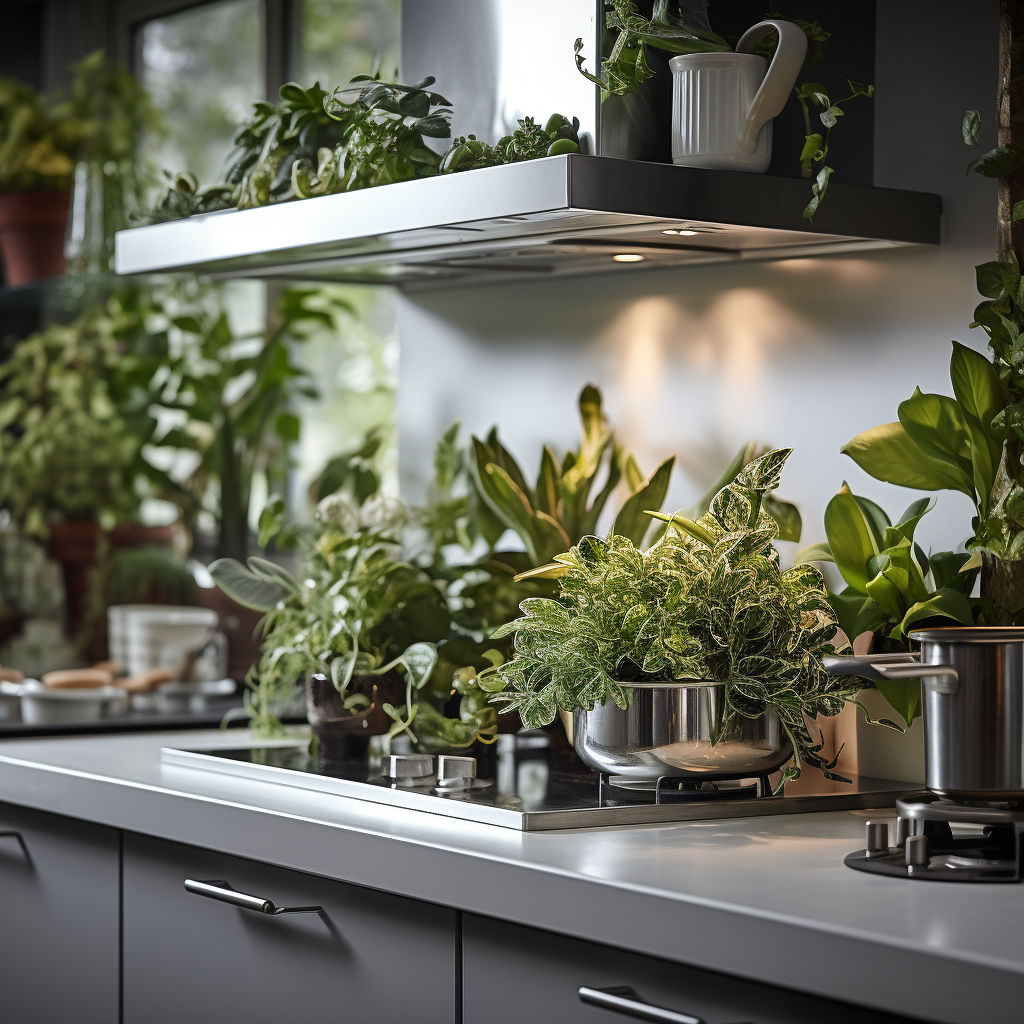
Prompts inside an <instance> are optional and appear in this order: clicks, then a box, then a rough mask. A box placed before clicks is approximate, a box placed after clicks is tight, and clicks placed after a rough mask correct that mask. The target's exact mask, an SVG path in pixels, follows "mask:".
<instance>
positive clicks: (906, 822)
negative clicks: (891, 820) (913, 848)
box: [895, 817, 914, 846]
mask: <svg viewBox="0 0 1024 1024" xmlns="http://www.w3.org/2000/svg"><path fill="white" fill-rule="evenodd" d="M912 826H913V819H911V818H903V817H899V818H897V819H896V843H895V845H896V846H903V844H904V843H906V841H907V839H909V838H910V836H912V835H913V834H914V831H913V827H912Z"/></svg>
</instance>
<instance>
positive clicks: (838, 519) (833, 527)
mask: <svg viewBox="0 0 1024 1024" xmlns="http://www.w3.org/2000/svg"><path fill="white" fill-rule="evenodd" d="M825 535H826V536H827V537H828V543H829V548H830V549H831V551H832V559H833V561H834V562H835V563H836V565H837V566H838V568H839V571H840V573H842V576H843V579H844V580H846V582H847V583H848V584H849V585H850V586H851V587H853V588H854V589H855V590H857V591H858V592H859V593H861V594H866V593H867V584H868V581H869V580H870V579H871V578H872V577H873V576H874V575H875V574H874V573H873V572H871V571H870V569H869V568H868V562H869V560H870V559H871V558H872V557H873V556H874V555H877V554H878V548H877V545H876V541H875V538H874V537H873V535H872V533H871V531H870V530H869V529H868V524H867V522H866V521H865V518H864V513H863V512H862V511H861V508H860V505H859V504H858V503H857V499H856V497H855V496H854V494H853V493H852V492H851V491H850V488H849V487H848V486H847V485H846V484H843V488H842V490H841V491H840V492H839V493H838V494H836V495H835V496H834V497H833V498H832V500H831V501H830V502H829V503H828V505H827V506H826V507H825Z"/></svg>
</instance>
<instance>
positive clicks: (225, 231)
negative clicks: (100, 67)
mask: <svg viewBox="0 0 1024 1024" xmlns="http://www.w3.org/2000/svg"><path fill="white" fill-rule="evenodd" d="M807 188H808V186H807V183H806V182H804V181H800V180H797V179H784V178H768V177H766V176H764V175H753V174H743V173H740V172H723V171H700V170H693V169H690V168H682V167H673V166H671V165H664V164H644V163H638V162H634V161H621V160H609V159H604V158H596V157H581V156H572V157H551V158H547V159H544V160H538V161H532V162H530V163H528V164H515V165H511V166H505V167H493V168H486V169H484V170H481V171H469V172H465V173H462V174H457V175H445V176H442V177H437V178H428V179H423V180H420V181H413V182H405V183H401V184H398V185H387V186H382V187H380V188H375V189H367V190H365V191H362V192H354V193H344V194H340V195H334V196H325V197H322V198H319V199H307V200H302V201H300V202H293V203H286V204H280V205H277V206H272V207H264V208H261V209H258V210H243V211H227V212H224V213H215V214H207V215H204V216H200V217H192V218H189V219H188V220H185V221H177V222H173V223H169V224H159V225H153V226H150V227H145V228H136V229H132V230H130V231H126V232H121V233H119V235H118V239H117V269H118V271H119V273H123V274H124V273H161V272H170V271H175V270H187V271H192V272H198V273H204V274H210V275H212V276H216V277H260V278H293V279H301V280H307V281H308V280H319V281H339V282H340V281H344V282H359V283H373V284H395V285H402V286H405V287H409V288H432V287H446V286H451V285H453V284H479V283H488V282H496V281H508V280H523V279H528V278H538V277H540V278H544V277H551V276H556V275H580V274H595V273H603V272H609V271H616V272H622V271H624V270H636V269H644V268H654V267H679V266H694V265H699V264H707V263H721V262H729V261H748V260H765V259H780V258H789V257H800V256H811V255H818V254H822V253H835V252H851V251H862V250H865V249H878V248H888V247H890V246H893V245H903V244H915V243H918V244H919V243H929V242H937V241H938V229H939V206H938V197H936V196H931V195H927V194H924V193H913V192H896V191H894V190H889V189H872V188H864V187H860V186H846V187H845V188H844V187H843V186H842V185H839V184H837V185H833V186H831V188H830V190H829V194H828V196H827V197H826V200H825V203H824V204H823V206H822V209H821V211H820V212H819V214H818V216H817V217H816V218H815V220H816V223H815V224H814V225H813V226H812V225H810V224H808V222H807V221H805V220H803V219H802V218H801V217H800V210H801V209H802V202H803V201H806V192H807ZM829 204H831V206H829ZM837 229H838V230H837ZM679 232H685V234H680V233H679ZM616 256H620V257H621V256H626V257H630V256H633V257H636V256H639V257H642V259H639V260H632V261H617V260H616V259H615V257H616Z"/></svg>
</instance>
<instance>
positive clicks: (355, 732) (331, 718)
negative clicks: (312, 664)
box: [306, 672, 405, 761]
mask: <svg viewBox="0 0 1024 1024" xmlns="http://www.w3.org/2000/svg"><path fill="white" fill-rule="evenodd" d="M354 694H362V695H363V696H364V697H366V699H367V700H368V701H369V705H368V706H365V705H364V706H362V707H361V708H359V709H357V710H356V712H355V713H353V712H352V711H351V710H349V709H348V708H346V707H345V700H346V699H347V698H350V697H352V696H353V695H354ZM404 703H405V679H404V678H403V677H402V676H401V675H399V674H398V673H397V672H386V673H385V674H384V675H381V676H356V677H355V678H353V679H352V681H351V682H350V683H349V685H348V687H347V688H346V690H345V694H344V696H342V694H340V693H338V691H337V689H336V688H335V686H334V683H333V682H331V679H330V677H329V676H325V675H321V674H319V673H316V674H314V675H310V676H308V677H307V679H306V714H307V717H308V718H309V724H310V725H311V726H312V727H313V732H314V733H315V734H316V737H317V740H318V741H319V752H320V758H321V759H322V760H326V761H349V760H354V759H361V758H364V757H365V756H366V752H367V749H368V748H369V745H370V737H371V736H381V735H383V734H384V733H386V732H387V731H388V729H390V728H391V726H392V725H393V724H394V722H393V720H392V719H391V718H389V717H388V715H387V714H386V713H385V711H384V704H393V705H394V706H395V707H399V706H400V705H402V704H404Z"/></svg>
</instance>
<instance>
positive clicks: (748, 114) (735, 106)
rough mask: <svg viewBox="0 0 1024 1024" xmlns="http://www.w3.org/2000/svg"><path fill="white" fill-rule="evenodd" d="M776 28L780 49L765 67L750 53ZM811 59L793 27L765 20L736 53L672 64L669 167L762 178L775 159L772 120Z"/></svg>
mask: <svg viewBox="0 0 1024 1024" xmlns="http://www.w3.org/2000/svg"><path fill="white" fill-rule="evenodd" d="M772 29H775V31H777V32H778V34H779V45H778V47H777V48H776V50H775V56H774V57H773V58H772V63H771V67H769V68H768V73H767V74H765V65H766V64H767V61H766V60H765V59H764V57H758V56H756V55H755V54H753V53H751V52H750V51H751V50H753V48H754V46H755V45H756V44H757V43H758V41H759V40H760V39H761V38H762V36H765V35H767V34H768V33H769V32H770V31H771V30H772ZM806 55H807V36H806V35H804V32H803V30H802V29H801V28H800V27H799V26H798V25H794V24H793V22H791V21H774V20H772V21H761V22H758V23H757V24H756V25H754V26H753V27H752V28H749V29H747V31H746V32H744V33H743V36H742V37H741V39H740V41H739V42H738V43H737V44H736V52H735V53H686V54H680V55H679V56H678V57H673V58H672V59H671V60H670V61H669V62H668V63H669V67H670V68H671V69H672V161H673V163H677V164H685V165H686V166H688V167H710V168H716V169H719V170H733V171H755V172H757V173H763V172H764V171H766V170H767V169H768V164H769V162H770V161H771V158H772V118H773V117H775V116H776V115H777V114H780V113H781V112H782V108H783V107H784V106H785V105H786V100H788V99H789V94H790V91H791V90H792V88H793V86H794V85H795V84H796V77H797V75H798V74H799V73H800V68H801V67H802V66H803V63H804V57H805V56H806Z"/></svg>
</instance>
